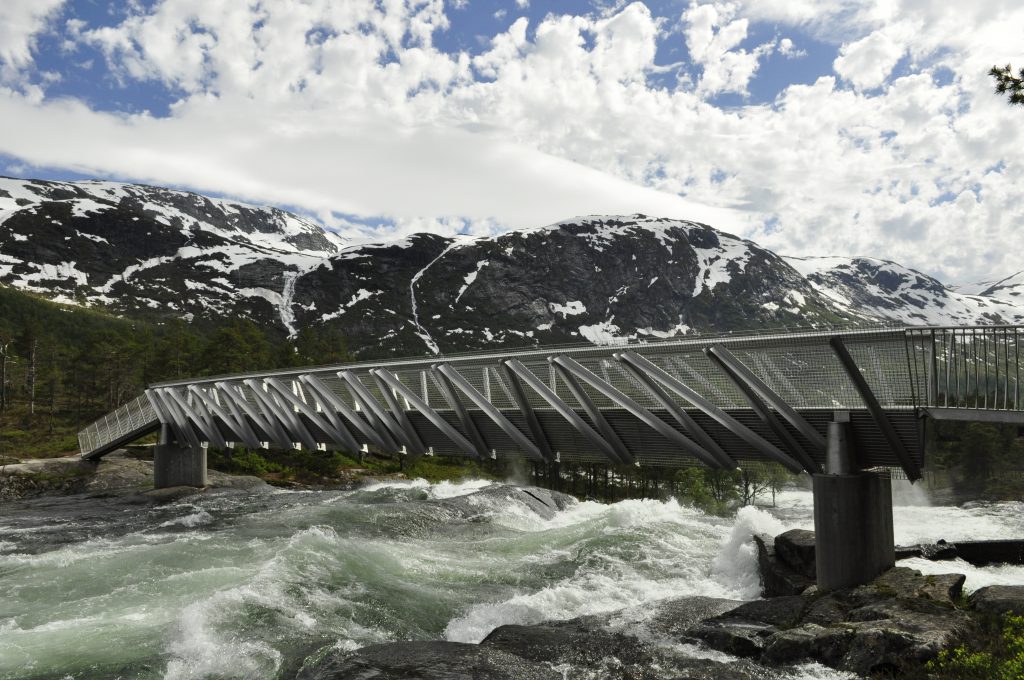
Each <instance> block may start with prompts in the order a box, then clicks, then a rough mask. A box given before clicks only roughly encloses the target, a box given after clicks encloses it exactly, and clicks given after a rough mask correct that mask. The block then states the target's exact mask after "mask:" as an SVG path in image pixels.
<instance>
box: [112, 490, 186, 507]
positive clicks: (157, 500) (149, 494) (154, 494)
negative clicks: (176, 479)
mask: <svg viewBox="0 0 1024 680" xmlns="http://www.w3.org/2000/svg"><path fill="white" fill-rule="evenodd" d="M201 493H203V489H201V488H197V487H194V486H169V487H167V488H164V489H150V490H149V491H143V492H142V493H138V494H135V495H134V496H129V497H128V498H126V499H125V501H126V502H128V503H134V504H137V505H145V504H151V505H163V504H164V503H173V502H174V501H177V500H181V499H182V498H188V497H189V496H195V495H197V494H201Z"/></svg>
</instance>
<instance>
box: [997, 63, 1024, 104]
mask: <svg viewBox="0 0 1024 680" xmlns="http://www.w3.org/2000/svg"><path fill="white" fill-rule="evenodd" d="M988 74H989V75H990V76H992V78H993V79H994V80H995V81H996V94H1005V95H1006V100H1007V101H1008V102H1009V103H1010V104H1022V105H1024V68H1022V69H1021V70H1020V73H1019V75H1014V73H1013V67H1012V66H1010V65H1009V64H1007V65H1006V66H993V67H992V68H991V69H989V72H988Z"/></svg>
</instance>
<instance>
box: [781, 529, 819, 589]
mask: <svg viewBox="0 0 1024 680" xmlns="http://www.w3.org/2000/svg"><path fill="white" fill-rule="evenodd" d="M775 556H776V557H777V558H778V559H780V560H782V562H783V563H784V564H785V565H786V566H788V567H789V568H790V569H792V570H793V571H795V572H796V573H798V574H801V575H803V576H806V577H807V578H809V579H815V578H817V571H816V570H817V563H816V561H815V559H814V532H813V531H808V530H806V529H791V530H789V531H787V532H785V533H782V534H779V535H778V536H776V537H775Z"/></svg>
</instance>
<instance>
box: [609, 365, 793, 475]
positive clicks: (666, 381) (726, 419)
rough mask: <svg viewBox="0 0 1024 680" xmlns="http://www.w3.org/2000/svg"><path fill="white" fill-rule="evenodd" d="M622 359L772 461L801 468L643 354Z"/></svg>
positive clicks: (775, 447) (788, 467) (786, 455)
mask: <svg viewBox="0 0 1024 680" xmlns="http://www.w3.org/2000/svg"><path fill="white" fill-rule="evenodd" d="M620 356H621V357H622V360H623V361H626V362H628V363H629V364H632V365H633V367H635V368H636V369H638V370H640V371H642V372H644V373H646V374H647V375H649V376H651V377H652V378H654V379H655V380H657V381H658V382H660V383H661V384H662V385H664V386H665V387H667V388H669V389H670V390H672V391H673V392H675V393H676V394H678V395H679V396H680V397H682V398H683V399H685V400H686V401H688V402H690V403H691V404H693V405H694V406H695V407H697V408H698V409H700V410H701V411H703V412H704V413H706V414H707V415H708V416H710V417H711V418H713V419H714V420H715V421H716V422H718V424H720V425H721V426H722V427H724V428H725V429H727V430H729V431H730V432H732V433H733V434H735V435H736V436H737V437H739V438H740V439H742V440H743V441H745V442H746V443H747V444H749V445H750V446H751V447H753V448H754V449H757V450H758V451H760V452H761V453H763V454H764V455H766V456H768V457H769V458H771V459H772V460H774V461H775V462H777V463H779V464H781V465H783V466H784V467H785V468H786V469H788V470H789V471H790V472H793V473H799V472H801V471H802V470H803V466H802V465H801V464H800V463H799V462H797V461H796V460H794V459H793V458H792V457H791V456H790V455H789V454H787V453H786V452H784V451H783V450H782V449H780V448H778V447H777V446H775V445H774V444H772V443H771V442H769V441H767V440H766V439H765V438H764V437H762V436H761V435H759V434H757V433H756V432H754V431H753V430H751V429H750V428H749V427H747V426H746V425H744V424H743V423H741V422H739V421H738V420H736V419H735V418H733V417H732V416H730V415H729V414H728V413H726V412H725V411H723V410H722V409H720V408H718V407H717V406H715V405H714V404H712V403H711V402H710V401H708V400H707V399H705V398H704V397H703V396H701V395H700V394H698V393H697V392H695V391H694V390H692V389H690V388H689V387H688V386H686V385H684V384H683V383H682V382H680V381H679V380H677V379H676V378H675V377H673V376H672V375H669V374H668V373H666V372H665V371H664V370H662V369H661V368H659V367H658V366H655V365H654V364H652V363H651V362H650V361H648V360H647V359H645V358H643V357H642V356H640V355H639V354H636V353H635V352H622V354H620Z"/></svg>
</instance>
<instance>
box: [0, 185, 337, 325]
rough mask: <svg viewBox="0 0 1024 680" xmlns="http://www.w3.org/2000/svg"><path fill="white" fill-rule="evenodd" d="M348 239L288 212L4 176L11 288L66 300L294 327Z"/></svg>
mask: <svg viewBox="0 0 1024 680" xmlns="http://www.w3.org/2000/svg"><path fill="white" fill-rule="evenodd" d="M343 245H344V241H343V240H342V239H340V238H339V237H338V236H337V235H335V234H332V233H329V232H326V231H325V230H324V229H323V228H322V227H320V226H319V225H317V224H314V223H312V222H309V221H306V220H303V219H302V218H299V217H297V216H295V215H293V214H291V213H288V212H285V211H283V210H279V209H277V208H265V207H256V206H250V205H244V204H240V203H232V202H228V201H223V200H218V199H213V198H207V197H205V196H200V195H198V194H193V193H188V192H183V191H171V190H168V189H160V188H156V187H149V186H141V185H135V184H119V183H114V182H49V181H40V180H20V179H7V178H0V282H2V283H4V284H7V285H10V286H14V287H17V288H21V289H24V290H29V291H34V292H39V293H43V294H46V295H47V296H49V297H52V298H54V299H56V300H59V301H63V302H77V303H79V304H90V305H94V304H101V305H106V306H109V307H111V308H113V309H115V310H117V311H119V312H123V313H126V314H136V313H147V312H148V313H154V312H155V313H158V314H174V315H178V316H183V317H186V318H192V317H195V316H200V317H201V316H210V315H224V314H243V315H248V316H252V317H254V318H258V319H262V320H268V321H269V320H276V321H278V322H284V323H285V324H287V320H288V318H289V310H290V308H291V305H290V303H289V300H288V298H289V295H290V292H291V289H292V287H293V285H294V281H295V278H296V277H298V276H299V275H300V274H301V273H303V272H305V271H307V270H309V269H311V268H314V267H317V266H319V265H320V264H321V263H322V262H323V260H324V258H325V257H328V256H330V255H333V254H335V253H337V252H339V251H340V250H341V248H342V246H343Z"/></svg>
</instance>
